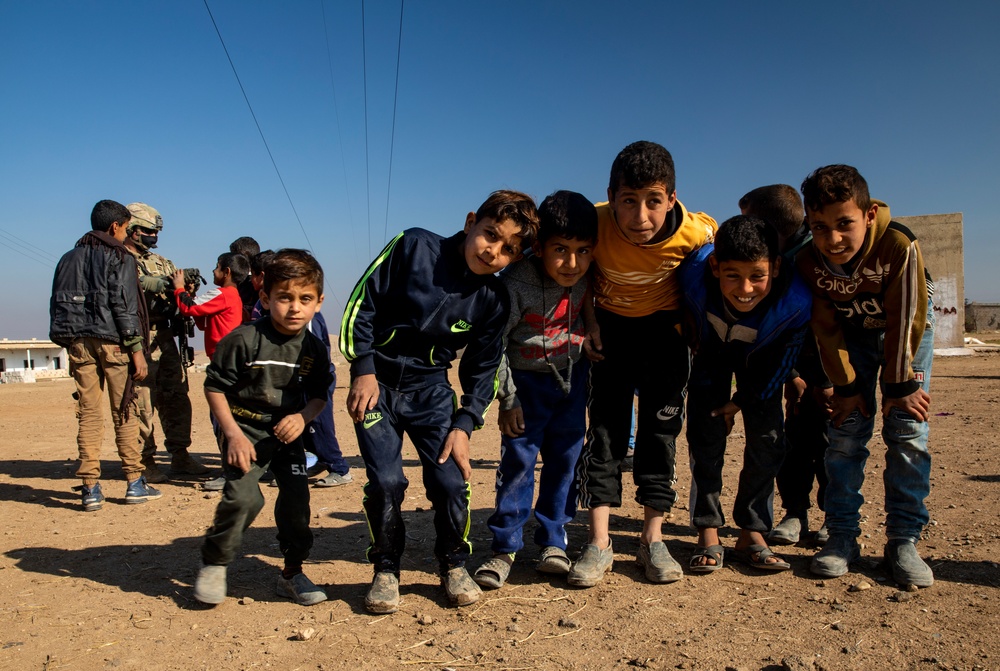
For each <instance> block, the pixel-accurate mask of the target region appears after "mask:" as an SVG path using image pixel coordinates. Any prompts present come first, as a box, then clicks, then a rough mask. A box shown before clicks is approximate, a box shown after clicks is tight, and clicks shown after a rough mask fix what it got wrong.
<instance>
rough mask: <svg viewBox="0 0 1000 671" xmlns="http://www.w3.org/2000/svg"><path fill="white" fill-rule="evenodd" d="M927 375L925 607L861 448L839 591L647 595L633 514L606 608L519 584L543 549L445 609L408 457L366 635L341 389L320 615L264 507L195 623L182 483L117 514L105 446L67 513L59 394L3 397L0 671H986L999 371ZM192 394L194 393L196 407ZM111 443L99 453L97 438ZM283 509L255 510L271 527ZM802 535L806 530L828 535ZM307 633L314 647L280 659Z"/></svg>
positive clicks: (486, 486)
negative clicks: (285, 570)
mask: <svg viewBox="0 0 1000 671" xmlns="http://www.w3.org/2000/svg"><path fill="white" fill-rule="evenodd" d="M934 366H935V369H934V378H933V387H932V394H933V398H934V401H933V405H932V412H933V413H934V416H933V418H932V420H931V421H932V424H933V427H932V433H931V444H932V451H933V453H934V460H935V461H934V467H933V469H934V470H933V483H932V484H933V490H932V492H931V496H930V499H929V502H928V503H929V507H930V510H931V516H932V518H933V521H932V522H931V525H930V526H929V527H928V529H927V532H926V537H925V540H924V541H923V543H922V544H921V546H920V548H921V550H922V552H923V554H924V556H925V557H928V558H929V559H930V562H931V564H932V566H933V567H934V571H935V575H936V578H937V582H936V583H935V585H934V586H933V587H932V588H930V589H926V590H920V591H919V592H905V591H900V590H899V588H898V587H897V586H896V585H895V584H894V583H893V582H892V580H891V578H890V579H887V578H886V576H885V575H884V574H883V572H882V570H881V568H880V566H879V558H880V556H881V552H882V546H883V543H884V533H883V531H884V527H883V525H882V522H883V517H884V516H883V513H882V485H881V477H880V471H881V470H882V468H883V467H884V460H883V459H882V457H881V454H882V449H881V447H880V445H881V444H880V442H879V441H878V440H875V441H873V443H874V444H873V445H872V452H873V454H874V455H875V457H874V458H873V459H872V460H871V461H870V464H869V476H870V477H869V478H868V481H867V483H866V485H865V495H866V499H867V503H866V505H865V507H864V509H863V513H864V515H865V518H864V520H863V528H864V535H863V537H862V539H861V540H862V542H863V543H864V550H863V553H864V557H865V558H864V560H863V561H862V562H861V563H860V564H858V565H857V566H856V568H855V570H854V571H853V572H851V573H849V574H848V575H846V576H844V577H843V578H840V579H834V580H817V579H816V578H815V577H812V576H811V575H810V574H809V572H808V563H809V558H810V557H811V556H812V554H813V552H814V550H813V549H812V548H810V547H807V546H801V547H800V546H796V547H791V548H787V549H785V550H784V552H783V554H784V556H785V557H786V558H788V559H789V560H790V561H791V563H792V565H793V570H792V571H790V572H786V573H783V574H777V575H775V574H771V575H768V574H760V573H758V572H754V571H752V570H750V569H747V568H744V567H742V566H740V565H738V564H735V563H732V562H727V565H726V567H725V568H724V569H723V570H721V571H718V572H716V573H714V574H709V575H686V576H685V578H684V580H682V581H680V582H678V583H674V584H671V585H652V584H649V583H647V582H646V581H645V580H644V579H643V577H642V574H641V572H640V571H639V570H638V569H637V568H636V566H635V563H634V558H635V553H636V551H637V549H638V540H637V537H638V531H639V529H640V526H641V525H640V516H641V511H640V509H639V507H638V506H637V505H636V504H635V503H633V502H631V501H629V502H628V503H626V505H625V506H624V507H623V508H621V509H620V510H617V511H615V513H614V514H613V516H612V534H613V538H614V543H615V548H616V551H617V554H616V557H615V558H616V563H615V568H614V571H613V572H612V573H610V574H609V575H608V576H607V578H606V579H605V581H604V582H603V583H602V584H601V585H599V586H597V587H594V588H592V589H587V590H577V589H573V588H569V587H568V586H567V585H566V584H565V582H564V581H563V580H562V579H559V578H555V579H553V578H551V577H545V576H542V575H540V574H538V573H536V572H535V570H534V568H533V564H534V560H535V559H536V558H537V549H535V548H529V549H527V550H526V551H524V552H523V553H522V554H521V555H520V556H519V557H518V562H517V564H516V565H515V569H514V571H513V573H512V575H511V579H510V582H509V583H508V585H507V586H505V587H504V588H503V589H501V590H499V591H496V592H489V593H487V594H486V595H485V596H484V598H483V599H482V600H481V601H480V602H479V603H478V604H475V605H473V606H470V607H468V608H465V609H462V610H456V609H453V608H449V607H448V606H447V604H446V602H445V600H444V598H443V595H442V594H441V593H440V590H439V587H438V580H437V577H436V575H435V572H434V571H435V562H434V559H433V557H432V547H433V532H432V527H431V515H432V513H431V511H430V509H429V504H428V502H427V500H426V499H425V498H424V495H423V489H422V487H421V485H420V475H419V472H418V469H417V461H416V457H415V454H414V452H413V451H412V449H411V448H407V452H406V454H405V455H404V456H405V457H406V462H405V463H406V468H407V474H408V476H409V478H410V481H411V487H410V490H409V492H408V497H407V499H406V501H405V503H404V510H405V517H406V522H407V525H408V527H407V536H408V538H409V547H408V550H407V554H406V557H405V559H404V571H403V579H402V582H403V584H402V593H403V606H402V609H401V610H400V611H399V612H398V613H396V614H394V615H390V616H382V617H377V616H372V615H369V614H367V613H366V612H365V611H364V608H363V603H362V600H363V595H364V592H365V589H366V587H367V584H368V583H369V581H370V578H371V567H370V565H368V564H366V563H365V561H364V551H365V547H366V545H367V540H368V539H367V528H366V524H365V521H364V517H363V515H362V514H361V484H362V482H363V481H364V475H363V470H362V469H361V463H360V458H359V457H358V456H357V455H358V452H357V445H356V443H355V440H354V435H353V431H351V428H350V424H349V421H348V419H347V416H346V413H345V412H344V410H343V404H344V396H345V394H346V390H345V389H338V393H337V398H336V404H335V408H334V412H335V415H336V421H337V426H338V427H339V428H340V434H341V437H342V442H343V445H344V448H345V452H346V453H347V455H348V456H349V457H350V458H351V462H352V465H353V466H354V467H355V470H354V475H355V478H356V479H355V482H354V483H353V484H350V485H347V486H344V487H340V488H336V489H322V490H321V489H314V490H313V497H312V509H313V518H314V519H313V523H314V526H315V530H316V546H315V549H314V552H313V559H312V562H311V563H310V565H308V566H307V573H308V574H309V575H310V577H312V578H313V579H314V580H315V581H316V582H317V583H321V584H323V585H325V586H326V588H327V591H328V593H329V596H330V600H329V601H328V602H325V603H323V604H320V605H318V606H315V607H312V608H304V607H300V606H297V605H294V604H292V603H290V602H288V601H287V600H284V599H281V598H279V597H277V596H275V594H274V580H275V577H276V574H277V570H278V567H279V566H280V559H279V557H278V551H277V547H276V542H275V539H274V524H273V516H272V512H271V510H270V505H269V506H268V507H267V508H265V511H264V512H263V513H262V514H261V516H260V517H259V518H258V520H257V521H256V522H255V523H254V525H253V527H252V528H251V529H250V530H249V532H248V533H247V536H246V541H245V544H244V550H245V553H246V554H245V556H244V557H243V558H242V559H240V560H238V561H237V562H236V563H235V564H234V565H233V566H232V567H231V569H230V584H229V594H230V598H229V599H227V601H226V602H225V603H224V604H222V605H220V606H218V607H215V608H207V607H204V606H202V605H201V604H199V603H197V602H196V601H194V599H193V598H192V594H191V591H192V590H191V585H192V582H193V580H194V576H195V572H196V570H197V568H198V565H199V553H198V548H199V544H200V537H201V535H202V534H203V533H204V531H205V528H206V527H207V526H208V524H209V523H210V521H211V518H212V512H213V510H214V507H215V503H216V499H214V498H212V495H207V494H206V493H204V492H201V491H200V489H199V488H198V481H197V479H189V480H178V481H172V482H170V483H167V484H164V485H162V486H161V487H162V490H163V493H164V496H163V498H162V499H160V500H158V501H153V502H150V503H147V504H144V505H140V506H126V505H124V491H125V485H124V481H123V480H122V479H121V469H120V466H119V465H118V462H117V459H116V457H115V453H114V450H113V447H112V444H111V441H110V438H109V437H106V438H105V452H104V455H105V461H104V468H105V476H104V490H105V494H106V495H107V496H108V497H109V498H108V502H107V503H106V505H105V507H104V509H103V510H101V511H99V512H97V513H83V512H82V511H81V510H80V505H79V495H78V494H77V493H76V492H74V491H72V489H71V488H72V487H73V486H74V485H76V484H77V482H76V481H75V479H74V477H73V472H74V467H75V466H74V464H75V459H76V446H75V435H76V424H75V418H74V406H73V401H72V399H71V397H70V394H71V393H72V391H73V383H72V382H71V381H69V380H60V381H46V382H40V383H38V384H34V385H4V386H0V446H2V452H0V453H2V456H3V461H0V519H2V520H3V522H4V524H3V535H2V538H0V623H2V627H3V632H2V633H0V669H31V670H53V669H66V668H69V669H122V670H131V669H136V670H142V671H157V670H160V669H211V670H212V671H219V670H229V669H257V668H274V669H290V670H291V669H340V668H350V669H355V670H357V671H361V670H367V669H418V670H419V669H459V668H477V669H480V668H481V669H487V670H490V671H494V670H500V669H505V670H514V669H581V670H582V669H629V668H646V669H672V668H679V669H739V670H750V669H782V668H784V669H830V670H832V669H883V668H902V669H1000V627H998V625H1000V591H998V589H997V586H998V584H1000V566H998V564H997V557H998V555H997V553H998V552H1000V521H998V514H997V513H998V507H1000V503H998V496H997V494H998V491H1000V454H998V451H997V448H996V436H997V434H998V430H997V425H998V423H1000V418H998V410H1000V406H998V398H1000V356H998V355H978V356H974V357H961V358H938V359H937V360H936V361H935V363H934ZM203 377H204V376H203V374H201V373H197V374H195V375H194V376H193V382H194V384H193V387H194V388H195V389H200V383H201V381H202V380H203ZM344 377H346V375H345V376H344ZM192 397H193V398H194V400H195V409H196V410H195V412H196V414H195V427H196V428H195V432H194V446H195V447H194V449H193V451H194V452H196V453H197V454H199V455H201V456H202V457H203V458H204V459H205V460H206V461H207V462H210V463H212V464H217V463H218V453H217V451H216V449H215V446H214V442H213V440H212V434H211V430H210V426H209V422H208V416H207V408H206V406H205V403H204V401H203V399H202V396H201V395H200V393H194V394H193V395H192ZM492 417H494V418H495V414H494V415H492ZM108 427H109V431H108V434H109V435H110V420H109V422H108ZM739 432H740V427H739V426H737V429H736V432H734V439H732V440H731V442H730V445H731V446H732V449H733V451H734V457H733V458H732V459H731V460H730V461H731V463H730V464H729V465H728V466H727V472H726V482H727V489H726V491H725V492H724V497H725V503H726V506H727V509H729V508H730V507H731V504H732V497H733V495H734V490H735V481H736V467H735V465H734V464H735V462H737V461H738V460H737V459H736V458H735V456H736V455H737V454H738V452H737V450H738V449H739V446H738V437H737V436H736V434H739ZM498 446H499V433H498V432H497V430H496V427H495V425H491V426H488V427H487V428H486V429H484V430H483V431H481V432H479V433H477V434H476V435H475V437H474V440H473V453H474V456H475V457H476V462H475V466H476V467H475V470H474V473H473V478H472V483H473V531H472V536H473V542H474V545H475V548H476V556H475V563H476V564H478V563H479V562H480V561H482V560H483V559H484V558H485V557H486V553H487V552H488V547H489V533H488V531H487V529H486V524H485V522H486V518H487V517H488V515H489V513H490V512H491V507H492V499H493V493H492V492H493V478H494V473H493V469H494V468H495V466H496V459H497V455H498V453H499V447H498ZM678 460H679V462H680V463H679V464H678V473H681V474H683V475H682V477H681V479H680V481H679V482H678V488H679V490H680V501H681V503H680V505H678V507H677V508H676V509H675V510H674V516H673V518H672V520H670V521H669V522H668V523H666V524H665V525H664V531H665V534H666V536H667V542H668V545H669V546H670V549H671V551H672V552H673V553H674V555H675V556H676V557H678V559H679V560H680V561H681V562H682V563H686V562H687V560H688V557H689V556H690V554H691V551H692V548H693V547H694V542H695V535H694V532H693V530H692V529H691V528H690V527H689V526H688V524H687V516H688V512H687V495H688V493H689V486H690V483H689V478H688V477H686V474H687V472H688V471H687V457H686V449H684V446H682V447H681V449H680V450H679V457H678ZM626 483H627V484H626V499H630V498H631V496H632V490H633V486H632V485H631V483H630V481H629V480H628V479H626ZM276 493H277V490H276V489H273V488H268V487H265V488H264V494H265V496H266V497H267V499H268V502H269V504H270V503H271V502H272V501H273V499H274V497H275V495H276ZM812 512H813V515H812V519H811V520H810V522H811V526H812V527H813V528H815V527H817V526H819V524H820V523H821V520H820V519H819V516H818V513H817V512H816V511H815V510H814V511H812ZM532 528H533V522H531V523H529V527H528V537H530V531H531V529H532ZM570 537H571V553H572V550H574V549H578V548H579V546H580V544H581V543H582V542H583V541H584V540H585V539H586V514H585V513H581V514H580V515H578V517H577V519H576V521H575V523H574V524H573V525H572V526H571V529H570ZM734 540H735V534H733V533H732V531H731V530H727V532H726V533H725V537H724V539H723V541H724V543H725V544H726V545H728V546H729V547H732V544H733V542H734ZM859 585H860V586H862V587H864V588H863V589H860V590H857V587H858V586H859ZM852 587H854V588H855V589H852ZM856 590H857V591H856ZM309 630H311V631H312V635H311V636H308V637H307V640H297V639H298V638H300V636H299V635H300V633H301V632H306V633H308V631H309Z"/></svg>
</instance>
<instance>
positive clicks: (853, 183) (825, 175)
mask: <svg viewBox="0 0 1000 671" xmlns="http://www.w3.org/2000/svg"><path fill="white" fill-rule="evenodd" d="M802 197H803V198H804V199H805V201H806V209H807V210H822V209H823V208H824V207H826V206H827V205H831V204H833V203H846V202H847V201H849V200H853V201H854V204H855V205H857V206H858V207H859V208H860V209H861V211H863V212H867V211H868V210H869V209H871V206H872V199H871V196H870V195H869V194H868V182H866V181H865V178H864V177H862V176H861V173H860V172H858V169H857V168H854V167H851V166H849V165H843V164H835V165H827V166H823V167H822V168H817V169H816V170H813V171H812V174H810V175H809V176H808V177H806V179H805V181H804V182H802Z"/></svg>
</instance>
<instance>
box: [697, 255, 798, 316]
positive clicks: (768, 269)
mask: <svg viewBox="0 0 1000 671" xmlns="http://www.w3.org/2000/svg"><path fill="white" fill-rule="evenodd" d="M708 258H709V265H710V266H711V267H712V274H713V275H715V276H716V277H717V278H718V279H719V289H720V290H721V291H722V297H723V298H725V299H726V303H728V304H729V306H730V307H731V308H732V309H734V310H736V311H737V312H750V311H751V310H753V309H754V308H755V307H757V306H758V305H760V303H761V301H763V300H764V299H765V298H766V297H767V295H768V294H769V293H771V286H772V284H773V282H774V278H775V277H777V276H778V269H779V268H780V266H781V259H780V258H777V259H775V260H774V261H769V260H768V259H760V260H759V261H719V260H717V259H716V258H715V255H714V254H713V255H712V256H710V257H708Z"/></svg>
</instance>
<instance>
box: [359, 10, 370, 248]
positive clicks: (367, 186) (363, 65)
mask: <svg viewBox="0 0 1000 671" xmlns="http://www.w3.org/2000/svg"><path fill="white" fill-rule="evenodd" d="M361 69H362V80H363V81H364V87H365V197H366V199H367V206H368V258H371V256H372V188H371V176H370V175H369V172H368V48H367V46H366V41H365V0H361Z"/></svg>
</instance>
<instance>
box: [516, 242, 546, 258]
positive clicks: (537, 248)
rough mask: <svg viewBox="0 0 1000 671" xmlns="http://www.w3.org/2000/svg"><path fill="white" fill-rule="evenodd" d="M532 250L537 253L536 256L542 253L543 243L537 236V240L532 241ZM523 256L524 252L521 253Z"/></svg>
mask: <svg viewBox="0 0 1000 671" xmlns="http://www.w3.org/2000/svg"><path fill="white" fill-rule="evenodd" d="M531 251H533V252H534V253H535V256H539V257H540V256H541V255H542V243H541V242H540V241H539V240H538V238H535V241H534V242H533V243H531ZM521 256H524V253H523V252H522V253H521Z"/></svg>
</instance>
